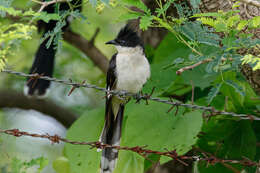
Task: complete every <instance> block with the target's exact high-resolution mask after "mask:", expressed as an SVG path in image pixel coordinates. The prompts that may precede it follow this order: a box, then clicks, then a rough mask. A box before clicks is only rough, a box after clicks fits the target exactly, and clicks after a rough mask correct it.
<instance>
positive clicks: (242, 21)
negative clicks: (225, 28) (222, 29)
mask: <svg viewBox="0 0 260 173" xmlns="http://www.w3.org/2000/svg"><path fill="white" fill-rule="evenodd" d="M247 24H248V21H247V20H241V21H240V22H239V24H238V25H237V30H238V31H241V30H242V29H244V28H245V27H246V25H247Z"/></svg>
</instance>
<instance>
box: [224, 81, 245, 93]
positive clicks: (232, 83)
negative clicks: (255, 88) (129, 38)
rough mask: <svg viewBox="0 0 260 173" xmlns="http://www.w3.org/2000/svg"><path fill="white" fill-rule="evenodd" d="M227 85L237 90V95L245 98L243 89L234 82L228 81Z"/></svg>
mask: <svg viewBox="0 0 260 173" xmlns="http://www.w3.org/2000/svg"><path fill="white" fill-rule="evenodd" d="M225 83H226V84H227V85H229V86H231V87H232V88H234V89H235V91H236V92H237V93H239V94H240V95H241V96H245V92H244V91H243V88H242V87H240V86H239V85H238V84H237V83H235V82H234V81H232V80H226V81H225Z"/></svg>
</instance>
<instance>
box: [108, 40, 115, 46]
mask: <svg viewBox="0 0 260 173" xmlns="http://www.w3.org/2000/svg"><path fill="white" fill-rule="evenodd" d="M106 44H114V45H116V44H117V42H116V41H115V40H111V41H108V42H106Z"/></svg>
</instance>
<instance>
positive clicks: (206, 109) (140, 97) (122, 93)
mask: <svg viewBox="0 0 260 173" xmlns="http://www.w3.org/2000/svg"><path fill="white" fill-rule="evenodd" d="M2 72H4V73H8V74H13V75H17V76H22V77H28V78H32V79H35V80H37V79H43V80H48V81H52V82H56V83H61V84H64V85H70V86H72V89H71V91H70V93H69V94H71V92H72V91H73V90H74V89H75V88H79V87H83V88H93V89H96V90H99V91H103V92H106V93H109V94H113V95H117V96H119V97H132V98H134V99H135V100H137V101H140V100H146V101H147V100H152V101H155V102H160V103H164V104H169V105H172V106H173V107H176V109H177V110H178V107H179V106H182V107H186V108H190V109H192V110H194V109H197V110H202V111H203V112H204V113H203V115H205V117H207V118H209V117H212V116H216V115H229V116H233V117H238V118H240V119H247V120H256V121H260V117H257V116H254V115H247V114H237V113H234V112H226V111H220V110H216V109H215V108H214V107H207V106H199V105H195V104H186V103H181V102H177V101H173V100H171V99H169V100H165V99H161V98H155V97H151V94H144V95H142V94H133V93H129V92H126V91H115V90H107V89H105V88H102V87H99V86H96V85H91V84H87V83H85V81H83V82H82V83H77V82H73V81H71V80H61V79H56V78H52V77H48V76H42V75H39V74H37V73H34V74H26V73H22V72H16V71H11V70H3V71H2ZM206 113H208V114H206Z"/></svg>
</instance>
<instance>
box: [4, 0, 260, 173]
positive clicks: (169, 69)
mask: <svg viewBox="0 0 260 173" xmlns="http://www.w3.org/2000/svg"><path fill="white" fill-rule="evenodd" d="M87 2H88V6H87V7H88V8H85V6H84V8H85V9H84V10H85V11H84V12H83V13H84V14H83V15H86V14H87V15H86V16H87V17H88V19H89V20H91V19H90V18H94V19H93V21H94V22H93V23H90V24H89V23H88V24H86V22H85V23H84V22H82V21H80V22H79V21H76V22H75V23H73V24H74V25H73V26H74V28H73V30H75V31H76V32H79V33H81V34H82V35H83V36H84V37H86V38H91V36H92V33H93V32H94V30H95V29H96V27H97V23H100V26H99V27H100V28H102V30H101V33H100V36H98V38H97V40H96V41H95V44H96V46H97V47H99V48H100V49H101V50H102V52H103V51H104V52H106V54H107V55H108V57H109V56H110V55H111V54H112V53H113V52H109V51H106V47H105V46H104V44H103V42H105V41H107V40H109V39H111V38H112V37H114V36H115V35H116V34H117V33H116V31H118V30H119V26H118V25H115V26H114V24H113V26H111V22H115V21H125V20H129V19H140V25H139V27H140V28H141V29H142V30H146V29H148V28H149V27H158V28H164V29H166V30H168V31H169V33H168V34H167V35H166V36H165V37H164V39H163V40H162V42H161V43H160V45H159V46H158V47H157V48H155V49H154V48H151V47H149V45H145V46H146V47H145V48H146V52H145V53H146V55H147V57H148V60H149V62H150V64H151V72H152V74H151V79H150V80H149V81H148V82H147V84H146V85H145V86H144V89H143V92H144V93H150V92H151V90H152V88H153V87H156V89H155V91H154V93H153V96H154V97H159V98H164V99H170V98H169V97H171V98H175V99H179V100H180V101H183V102H186V103H191V101H193V103H194V104H197V105H203V106H207V105H209V106H212V107H214V108H216V109H218V110H222V111H224V110H226V111H231V112H235V113H244V114H251V115H256V116H259V111H260V100H259V96H258V95H256V93H255V92H254V91H253V89H252V88H251V87H250V85H249V84H248V83H247V82H246V80H245V78H244V77H243V76H242V74H241V73H240V70H239V69H240V64H241V63H242V64H245V63H248V64H250V65H251V66H252V67H253V70H258V69H259V64H260V60H259V57H258V56H255V55H253V54H252V53H250V49H255V48H257V45H258V44H259V40H257V39H253V37H252V35H251V34H250V31H251V30H253V29H255V28H259V23H260V22H259V20H260V18H259V17H254V18H252V19H250V20H243V19H241V18H240V16H239V15H238V12H239V11H238V10H237V7H238V5H239V4H237V3H235V5H234V6H233V9H232V10H230V11H227V12H223V11H218V12H216V13H201V12H200V11H199V9H198V7H199V4H200V0H191V1H190V4H188V3H184V2H182V3H179V1H175V0H168V1H163V0H156V1H155V3H156V4H157V7H158V8H156V9H155V10H154V11H152V9H149V8H148V7H147V6H146V5H145V4H144V3H143V2H142V1H140V0H121V1H115V0H110V1H108V0H89V1H87ZM84 5H85V4H84ZM129 6H134V7H136V8H138V9H139V10H138V11H133V10H131V9H129V8H128V7H129ZM173 7H174V9H176V10H177V13H178V15H177V16H169V15H168V13H167V12H169V11H170V10H172V8H173ZM117 8H121V11H120V12H118V14H117V13H112V12H111V11H113V10H116V9H117ZM108 9H110V10H111V9H112V10H111V11H109V12H107V11H106V10H108ZM0 10H1V14H4V13H8V14H10V15H12V16H19V17H21V18H22V19H25V20H26V21H35V20H44V21H45V22H48V21H49V20H57V25H56V27H55V29H54V30H53V31H51V32H48V33H46V34H45V35H44V37H43V38H42V39H41V41H43V40H44V39H47V38H50V39H49V41H48V43H47V45H46V46H47V47H48V46H49V45H50V43H51V42H52V41H54V43H55V44H56V45H57V46H58V47H59V49H61V50H62V53H61V54H60V56H61V58H57V60H58V63H57V65H58V67H59V68H56V69H55V71H56V74H55V75H56V76H57V77H59V78H61V77H62V78H70V77H72V78H73V79H75V78H76V79H80V80H81V79H82V78H87V81H88V82H89V81H91V82H90V83H92V81H93V83H94V82H96V83H98V84H100V81H101V84H103V83H102V81H104V80H105V76H104V75H103V76H101V77H100V76H98V75H97V74H100V73H98V69H96V68H95V67H93V64H92V62H90V61H89V60H88V59H87V60H86V59H83V58H82V59H80V58H77V57H80V54H81V53H79V51H78V50H75V49H74V48H72V47H70V46H69V45H66V44H65V46H66V47H65V49H62V48H61V47H60V43H61V42H60V41H61V40H62V35H61V34H62V32H61V28H62V27H63V26H64V25H65V24H66V23H65V19H66V17H67V16H69V15H72V16H74V17H75V18H80V19H86V18H84V17H83V15H82V14H80V13H78V12H72V11H66V12H63V13H55V14H47V13H45V12H41V13H37V12H34V11H33V10H28V11H26V12H25V13H23V12H21V11H19V10H15V8H13V7H9V6H4V5H2V6H0ZM91 10H92V13H89V11H91ZM86 11H87V12H86ZM93 11H94V12H93ZM93 13H94V14H93ZM110 13H111V14H110ZM93 16H94V17H93ZM96 16H101V17H100V18H102V17H103V18H105V17H104V16H106V17H107V16H109V18H105V20H104V19H103V20H101V19H100V21H101V22H100V21H97V20H96V18H95V17H96ZM108 19H109V20H108ZM89 20H88V21H89ZM95 20H96V21H95ZM77 22H78V23H77ZM107 25H109V27H106V26H107ZM91 27H92V30H91V31H90V28H91ZM2 28H3V29H2ZM5 28H6V29H5ZM10 28H12V30H10ZM93 28H94V29H93ZM111 28H112V29H114V30H115V32H111ZM4 29H5V30H4ZM34 30H35V27H33V26H32V25H30V24H22V23H14V24H9V23H8V24H5V23H4V24H3V25H1V27H0V31H1V33H2V34H1V36H0V39H2V40H3V41H2V40H1V41H0V42H1V46H2V47H3V46H5V47H8V46H7V45H9V47H10V48H8V49H7V48H6V51H1V54H4V56H5V57H8V56H9V54H10V53H13V50H12V49H11V46H12V45H16V44H20V42H17V40H22V39H32V36H31V34H32V33H33V31H34ZM21 31H22V32H21ZM4 34H9V35H8V36H7V35H6V36H5V37H4ZM20 34H21V35H20ZM102 34H103V35H102ZM100 37H102V38H100ZM32 41H33V40H32ZM2 43H4V44H2ZM7 43H8V44H7ZM23 43H24V42H22V45H23V46H24V45H26V44H23ZM34 43H36V42H32V43H30V44H29V46H28V47H27V49H26V50H21V51H20V52H22V53H24V52H30V51H31V48H30V47H31V46H33V44H34ZM27 44H28V42H27ZM37 44H38V43H37ZM2 47H1V49H2ZM5 47H3V48H5ZM240 49H247V50H248V51H247V52H246V53H245V54H244V55H241V54H239V53H238V50H240ZM3 50H4V49H3ZM107 52H109V53H107ZM24 54H25V53H24ZM33 54H34V52H33V51H32V53H31V55H30V56H32V55H33ZM26 56H27V54H26ZM63 56H64V57H63ZM23 57H25V56H23ZM82 57H83V56H82ZM62 58H64V59H62ZM17 59H18V58H17ZM19 60H20V59H19ZM204 60H208V61H207V63H205V64H201V65H199V66H197V67H195V68H194V69H193V70H187V71H184V72H183V73H182V74H181V75H180V76H178V75H176V70H177V69H180V68H182V67H186V66H190V65H194V64H195V63H198V62H201V61H204ZM4 61H6V58H5V60H2V63H1V62H0V64H2V66H3V62H4ZM30 61H31V60H30ZM27 62H28V61H27ZM30 63H31V62H30ZM89 64H91V65H89ZM85 65H87V68H85ZM25 66H26V67H25ZM28 67H29V65H28V64H27V65H23V66H22V67H20V68H21V69H26V68H28ZM86 69H87V70H86ZM26 70H27V69H26ZM100 79H101V80H100ZM6 81H7V80H5V82H6ZM13 81H14V82H13V83H12V82H9V83H8V82H6V83H8V84H6V85H8V86H9V85H10V83H11V84H13V86H16V85H18V84H20V85H21V86H22V85H23V84H24V81H21V80H20V79H15V80H13ZM18 81H19V82H20V83H18ZM5 82H4V83H5ZM193 87H194V95H193V91H192V88H193ZM55 89H56V88H55ZM68 90H69V89H68V88H66V89H65V90H62V92H61V93H62V95H65V94H64V93H67V92H68ZM56 91H57V90H56ZM76 91H79V90H78V89H77V90H76ZM84 91H85V90H84ZM91 92H92V91H91ZM73 94H74V93H73ZM80 94H81V95H82V97H83V98H84V99H85V100H89V101H88V104H85V103H82V101H81V100H80V101H78V102H79V103H78V104H77V106H74V105H70V107H71V108H72V109H73V110H76V111H77V113H78V114H80V115H81V116H80V118H79V119H78V120H77V121H76V122H75V123H74V124H73V125H72V127H71V128H70V129H69V130H68V133H67V137H68V138H69V139H72V140H79V141H96V140H98V138H99V135H100V133H101V130H102V127H103V122H104V106H103V102H102V101H103V100H102V99H100V98H101V96H100V95H98V96H97V95H95V99H96V100H98V103H102V106H100V104H96V105H95V106H93V107H94V108H95V109H94V110H93V107H90V106H89V104H90V103H93V102H94V99H93V98H91V97H90V96H89V95H90V92H83V91H82V92H81V93H80ZM54 97H57V95H55V96H53V98H54ZM192 97H193V100H192V99H191V98H192ZM67 98H68V97H66V99H67ZM55 99H57V98H55ZM69 99H71V97H70V98H69ZM79 105H80V106H79ZM169 109H170V106H169V105H168V106H167V105H165V104H160V103H154V102H149V105H145V104H144V103H140V104H136V103H134V102H133V101H132V102H130V103H128V104H127V106H126V112H125V115H126V116H125V119H124V123H123V124H124V127H123V134H122V140H121V145H122V146H136V145H138V146H142V145H148V148H151V149H154V150H160V151H164V149H165V148H166V149H169V150H171V149H176V151H177V152H178V154H186V153H187V152H188V151H190V150H191V149H192V147H193V146H196V147H197V148H200V149H201V150H203V151H205V152H209V153H211V154H214V155H216V156H217V157H218V158H222V159H224V158H225V159H243V157H248V158H250V159H252V160H253V161H258V160H259V159H260V151H259V148H256V142H257V141H259V140H260V136H259V127H260V124H259V123H258V122H253V123H252V122H251V121H247V120H241V121H238V118H236V117H230V116H225V115H220V116H216V117H212V118H211V119H207V121H203V116H202V114H203V112H202V111H194V110H188V109H184V108H181V107H179V109H178V112H177V114H176V116H174V114H175V111H176V108H175V109H174V110H173V111H172V112H170V113H168V114H166V112H167V110H169ZM205 114H207V112H204V115H205ZM100 155H101V153H99V152H97V151H96V150H95V149H90V148H89V147H86V146H76V145H71V144H66V145H65V149H64V156H63V157H60V158H57V159H56V160H55V161H54V163H53V167H54V169H55V171H56V172H58V173H61V172H67V173H72V172H77V173H81V172H98V169H99V163H100ZM148 158H149V159H145V158H144V157H141V156H140V155H138V154H136V153H132V152H128V151H120V152H119V160H118V163H117V168H116V170H115V172H126V173H127V172H133V173H134V172H138V173H139V172H144V170H147V169H149V168H150V167H151V165H152V164H151V160H155V161H160V163H165V162H167V161H168V159H167V158H164V157H157V156H155V155H149V156H148ZM16 163H17V164H18V165H17V166H15V165H14V166H15V167H16V168H19V169H20V167H21V166H19V165H23V164H21V163H23V162H21V161H17V162H16ZM206 164H207V163H205V162H199V163H196V164H195V166H194V167H195V168H196V170H197V172H200V173H209V172H210V173H211V172H223V173H228V172H231V169H232V170H233V168H234V169H237V170H238V171H242V170H247V171H248V172H253V171H254V170H253V171H252V170H249V168H248V167H244V166H241V165H237V164H236V165H235V164H227V165H226V164H216V165H206ZM253 169H254V168H253Z"/></svg>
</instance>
